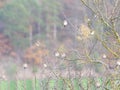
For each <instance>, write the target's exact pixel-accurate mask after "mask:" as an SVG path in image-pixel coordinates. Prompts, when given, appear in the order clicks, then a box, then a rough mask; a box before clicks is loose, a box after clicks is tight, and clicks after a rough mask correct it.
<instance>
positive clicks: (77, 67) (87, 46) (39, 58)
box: [0, 0, 120, 80]
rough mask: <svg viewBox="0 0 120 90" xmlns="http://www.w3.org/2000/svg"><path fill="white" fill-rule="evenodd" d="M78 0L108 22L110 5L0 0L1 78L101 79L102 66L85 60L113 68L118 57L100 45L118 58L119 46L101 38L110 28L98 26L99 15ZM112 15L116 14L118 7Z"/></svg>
mask: <svg viewBox="0 0 120 90" xmlns="http://www.w3.org/2000/svg"><path fill="white" fill-rule="evenodd" d="M82 1H85V2H86V3H87V5H89V6H90V8H93V10H96V11H97V9H98V8H100V9H99V10H100V13H101V14H102V16H103V17H105V18H104V19H105V20H106V21H108V22H109V20H108V19H107V17H108V16H110V15H111V12H112V10H113V8H114V6H115V5H116V4H115V1H116V0H105V2H104V1H102V0H93V1H92V0H0V77H1V79H5V80H9V79H24V78H32V77H33V76H34V75H36V77H37V78H48V77H51V78H55V77H56V75H61V76H62V77H71V78H74V77H80V76H93V77H96V76H104V75H105V72H106V67H105V66H104V65H102V64H101V63H97V64H95V63H91V62H89V59H90V58H91V59H92V60H93V61H96V60H99V61H100V62H102V63H104V64H105V65H106V66H107V67H109V68H114V67H115V64H116V60H117V59H118V57H117V55H116V56H115V55H114V54H112V53H111V52H110V51H109V49H106V48H105V47H104V46H103V45H104V43H101V40H103V41H107V44H106V45H107V46H108V47H110V48H111V49H112V50H114V51H115V52H116V53H117V54H118V55H119V54H120V50H119V49H118V48H119V44H116V41H115V38H114V36H113V35H111V34H110V35H107V34H108V33H111V28H109V27H108V26H107V25H106V24H103V23H102V22H101V19H100V18H99V15H98V14H99V12H98V14H97V13H94V12H93V11H91V9H90V8H88V7H86V6H85V4H84V3H83V2H82ZM104 3H105V5H104ZM96 7H97V8H96ZM99 10H98V11H99ZM116 13H117V15H118V16H119V15H120V12H119V7H117V8H116ZM116 22H117V23H116V24H115V29H116V31H117V32H118V34H119V33H120V30H119V25H120V21H119V20H117V21H116ZM97 35H99V38H100V40H99V39H98V38H97V37H96V36H97ZM113 71H114V70H113ZM107 74H108V73H107Z"/></svg>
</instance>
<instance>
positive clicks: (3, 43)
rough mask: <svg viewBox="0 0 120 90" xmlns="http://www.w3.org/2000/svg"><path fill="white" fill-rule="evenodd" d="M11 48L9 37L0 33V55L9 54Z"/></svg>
mask: <svg viewBox="0 0 120 90" xmlns="http://www.w3.org/2000/svg"><path fill="white" fill-rule="evenodd" d="M12 49H13V48H12V46H11V45H10V41H9V39H8V38H7V37H5V36H4V35H3V34H0V55H1V56H2V55H9V54H10V52H11V51H12Z"/></svg>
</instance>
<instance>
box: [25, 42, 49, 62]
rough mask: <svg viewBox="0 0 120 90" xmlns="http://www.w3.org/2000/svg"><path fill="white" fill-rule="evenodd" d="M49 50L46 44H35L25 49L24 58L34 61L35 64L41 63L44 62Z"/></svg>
mask: <svg viewBox="0 0 120 90" xmlns="http://www.w3.org/2000/svg"><path fill="white" fill-rule="evenodd" d="M47 54H48V50H47V49H46V48H45V46H44V45H38V43H36V44H34V45H33V46H31V47H30V48H28V49H26V50H25V54H24V59H25V60H26V61H27V62H33V63H34V64H40V63H42V62H43V60H44V57H45V56H47Z"/></svg>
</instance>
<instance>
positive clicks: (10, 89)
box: [0, 78, 103, 90]
mask: <svg viewBox="0 0 120 90" xmlns="http://www.w3.org/2000/svg"><path fill="white" fill-rule="evenodd" d="M96 80H97V81H98V82H99V83H100V84H102V79H96ZM65 81H66V82H65ZM68 84H69V85H71V87H72V89H73V90H103V89H102V88H99V89H98V88H96V86H95V80H93V79H90V78H82V79H80V80H79V79H76V78H75V79H72V80H68V79H65V80H63V79H57V80H54V79H50V80H47V79H44V80H32V79H29V80H25V81H24V80H17V81H15V80H11V81H0V90H71V89H70V87H69V85H68Z"/></svg>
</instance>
